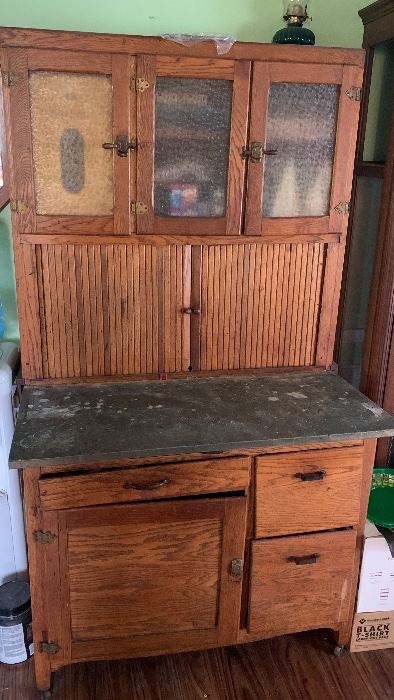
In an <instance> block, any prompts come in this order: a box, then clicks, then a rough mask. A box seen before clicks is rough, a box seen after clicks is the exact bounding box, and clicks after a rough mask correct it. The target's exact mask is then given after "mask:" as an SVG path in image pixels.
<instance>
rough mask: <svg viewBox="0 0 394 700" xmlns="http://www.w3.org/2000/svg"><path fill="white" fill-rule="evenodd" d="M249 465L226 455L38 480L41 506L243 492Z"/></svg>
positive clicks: (58, 507)
mask: <svg viewBox="0 0 394 700" xmlns="http://www.w3.org/2000/svg"><path fill="white" fill-rule="evenodd" d="M249 468H250V459H249V458H247V457H233V458H231V457H227V458H224V459H212V460H204V461H201V462H186V463H185V464H176V463H175V464H166V465H164V466H160V465H156V466H152V467H142V468H139V469H120V470H116V471H114V470H113V469H111V470H110V471H104V472H99V473H93V474H83V475H78V476H70V477H68V478H67V477H65V476H62V477H60V478H56V477H54V478H51V479H48V478H47V479H41V480H40V483H39V492H40V502H41V507H42V508H45V509H48V510H58V509H60V508H78V507H81V506H90V505H98V504H100V503H121V502H128V501H148V500H157V499H163V498H176V497H179V496H190V495H193V494H197V495H198V494H203V493H207V494H209V493H219V492H226V491H241V490H242V491H244V490H247V489H248V486H249ZM161 482H165V483H163V485H162V486H155V488H152V484H154V485H158V484H160V483H161ZM133 485H134V486H133ZM144 486H145V488H144Z"/></svg>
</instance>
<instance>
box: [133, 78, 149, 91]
mask: <svg viewBox="0 0 394 700" xmlns="http://www.w3.org/2000/svg"><path fill="white" fill-rule="evenodd" d="M130 87H131V89H132V90H136V91H137V92H145V90H147V89H148V88H149V87H150V83H148V81H147V80H145V78H131V80H130Z"/></svg>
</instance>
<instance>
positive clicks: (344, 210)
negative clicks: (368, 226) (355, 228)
mask: <svg viewBox="0 0 394 700" xmlns="http://www.w3.org/2000/svg"><path fill="white" fill-rule="evenodd" d="M334 210H335V211H337V212H338V214H350V202H339V204H337V206H336V207H334Z"/></svg>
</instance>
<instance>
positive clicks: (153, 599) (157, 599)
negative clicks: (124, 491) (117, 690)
mask: <svg viewBox="0 0 394 700" xmlns="http://www.w3.org/2000/svg"><path fill="white" fill-rule="evenodd" d="M245 514H246V497H228V498H217V499H216V498H211V499H204V500H189V501H182V500H179V501H172V502H171V501H168V502H162V503H143V504H139V505H127V506H103V507H98V508H89V509H86V508H85V509H76V510H69V511H61V512H60V513H59V556H60V576H61V581H60V582H59V583H60V586H61V590H62V599H63V601H64V608H63V612H62V614H63V629H64V640H63V644H64V645H65V647H66V651H65V654H66V656H67V655H68V658H70V659H72V660H75V661H77V660H81V659H83V658H86V657H89V658H93V657H97V658H100V657H106V658H108V657H110V656H111V655H112V654H111V648H112V649H113V656H122V655H123V656H128V655H139V654H149V653H152V654H153V653H166V652H171V651H180V650H182V649H193V648H199V647H203V646H214V645H220V644H227V643H231V642H234V641H235V640H236V638H237V632H238V628H239V612H240V600H241V587H242V576H241V574H239V575H232V569H231V562H232V560H233V559H242V557H243V548H244V537H245Z"/></svg>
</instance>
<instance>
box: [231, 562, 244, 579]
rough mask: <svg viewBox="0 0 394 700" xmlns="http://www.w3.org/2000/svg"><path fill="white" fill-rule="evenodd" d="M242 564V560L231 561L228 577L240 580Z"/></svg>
mask: <svg viewBox="0 0 394 700" xmlns="http://www.w3.org/2000/svg"><path fill="white" fill-rule="evenodd" d="M243 566H244V563H243V561H242V559H233V560H232V562H231V564H230V575H231V576H232V577H233V578H241V576H242V571H243Z"/></svg>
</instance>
